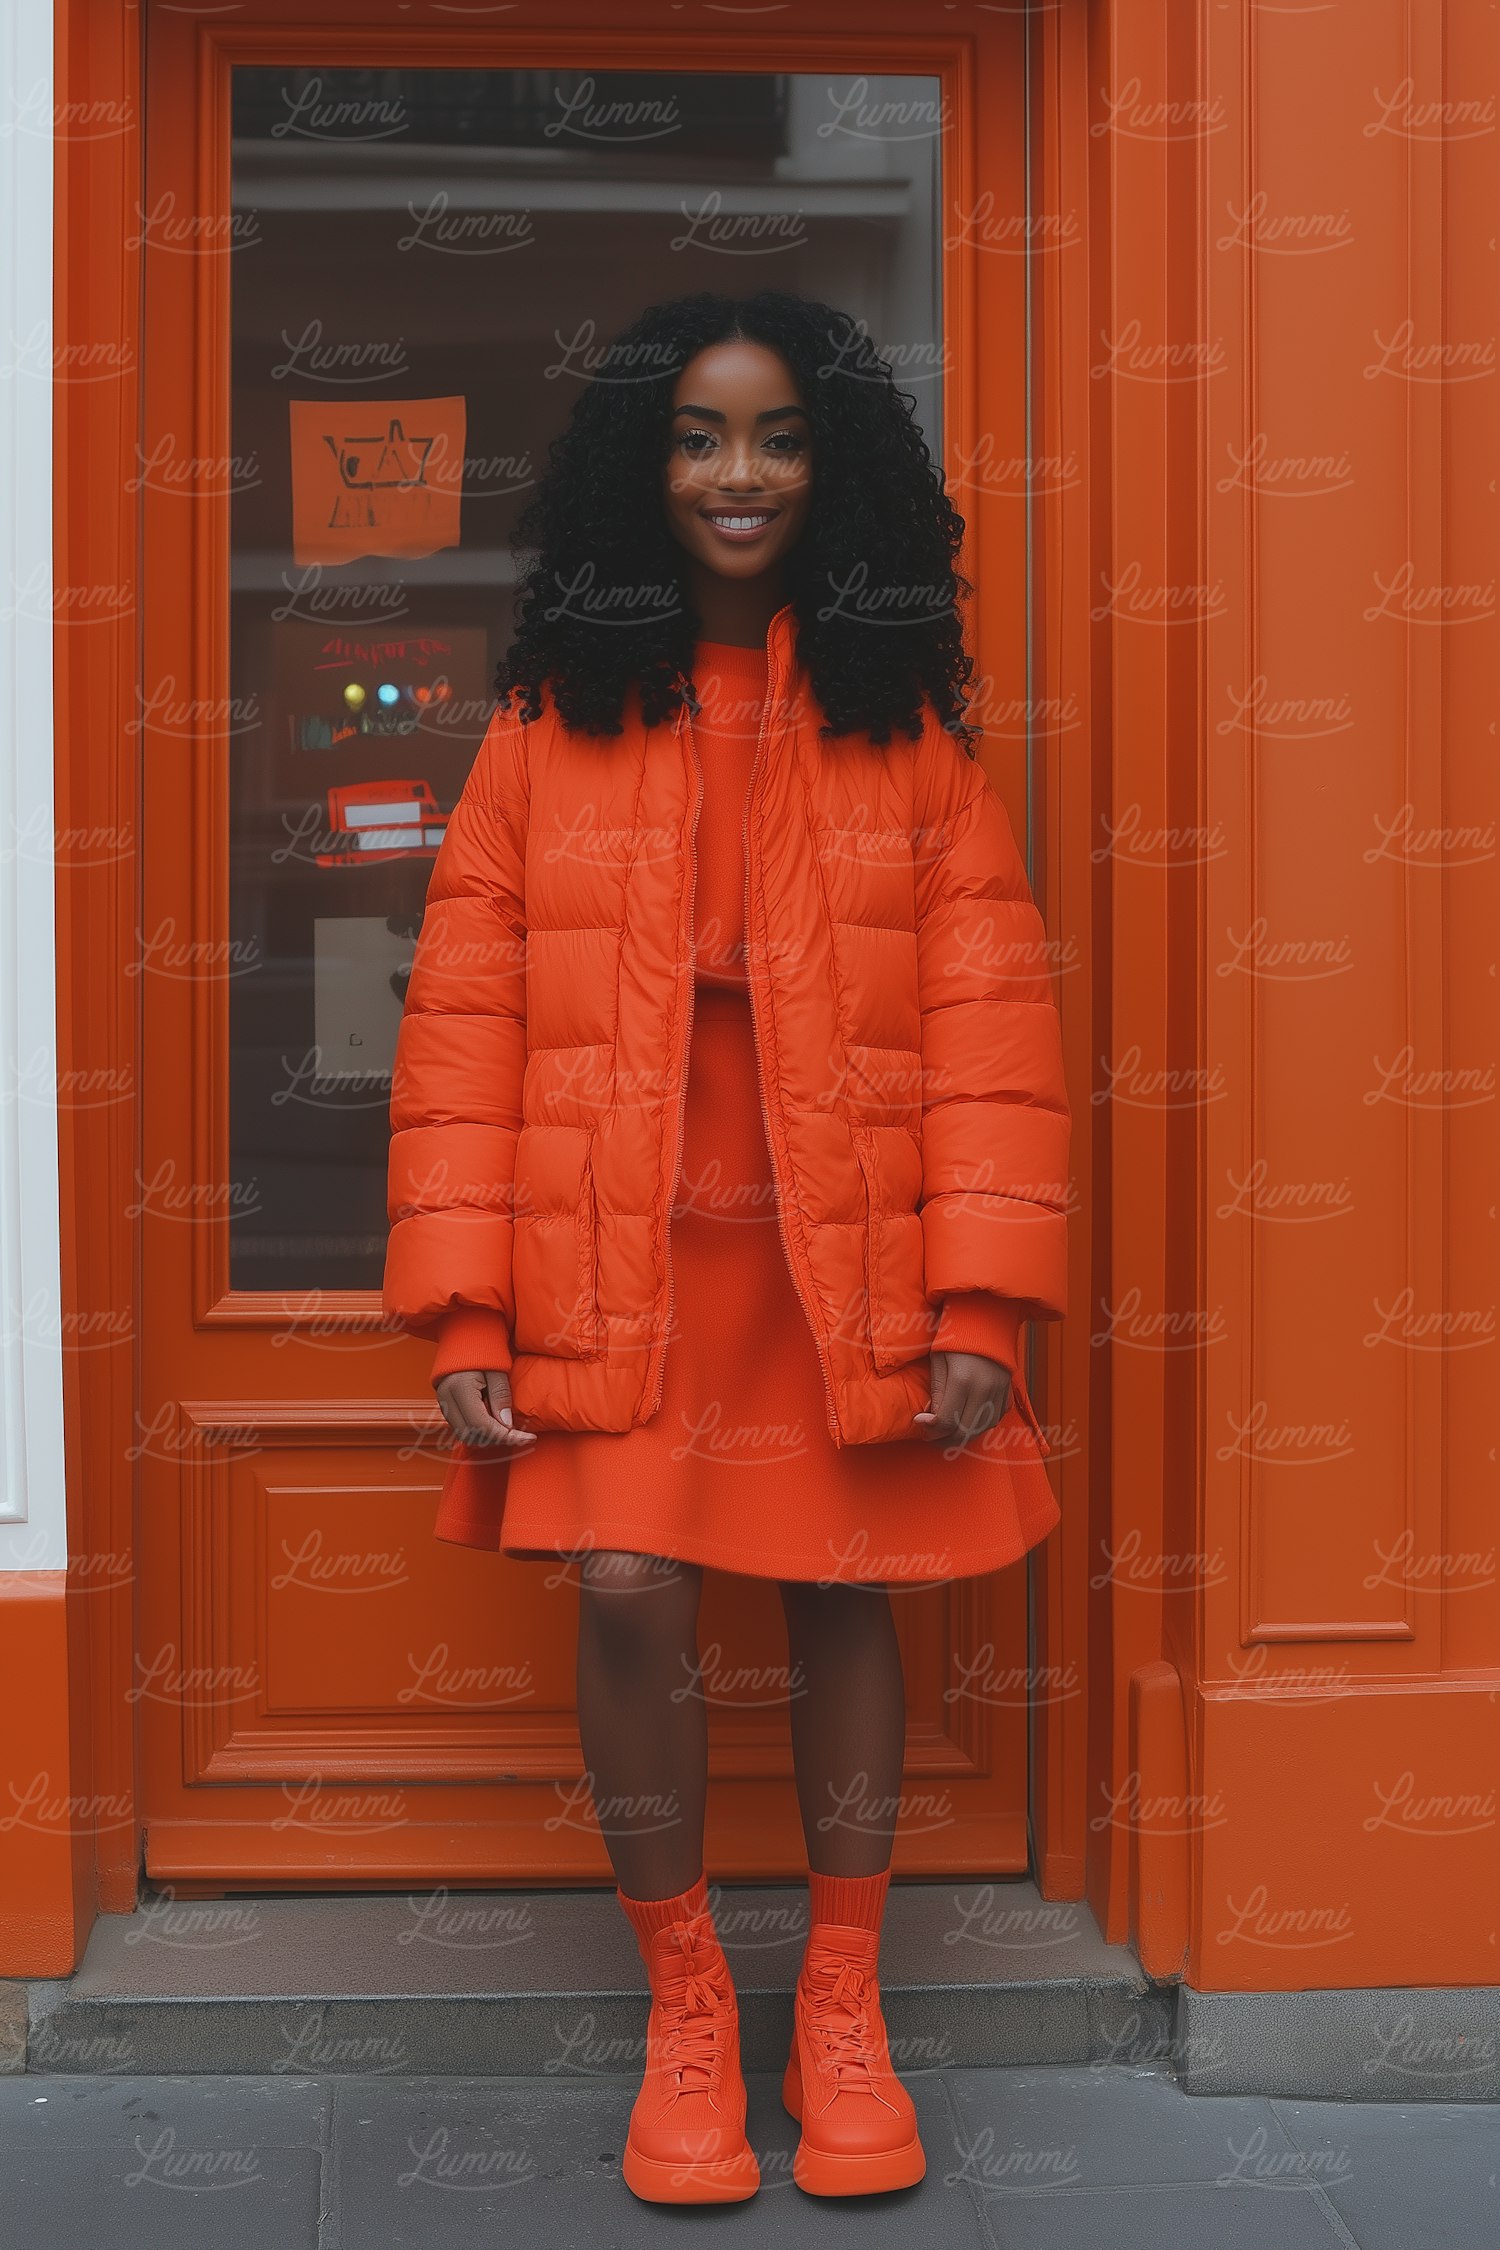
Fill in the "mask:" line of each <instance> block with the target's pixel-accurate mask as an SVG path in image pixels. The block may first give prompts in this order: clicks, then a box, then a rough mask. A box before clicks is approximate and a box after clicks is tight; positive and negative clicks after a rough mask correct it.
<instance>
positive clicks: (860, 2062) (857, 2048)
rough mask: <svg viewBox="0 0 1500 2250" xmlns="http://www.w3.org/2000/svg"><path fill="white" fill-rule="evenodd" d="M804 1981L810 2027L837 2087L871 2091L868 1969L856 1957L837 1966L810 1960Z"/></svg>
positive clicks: (872, 2054)
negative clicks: (814, 2032) (805, 1981)
mask: <svg viewBox="0 0 1500 2250" xmlns="http://www.w3.org/2000/svg"><path fill="white" fill-rule="evenodd" d="M807 1985H808V1997H809V1999H810V2001H811V2002H812V2008H813V2028H814V2030H815V2031H816V2033H817V2035H818V2037H819V2039H820V2040H821V2041H822V2044H823V2052H824V2055H825V2057H826V2058H827V2062H828V2067H829V2069H830V2070H831V2071H832V2072H833V2077H834V2084H835V2086H836V2088H837V2090H838V2091H839V2092H840V2093H873V2092H874V2090H875V2089H874V2087H873V2085H872V2083H871V2072H872V2071H873V2069H874V2067H875V2061H876V2056H875V2041H874V2034H873V2031H872V2029H871V2025H870V1981H869V1972H868V1970H866V1969H864V1968H862V1967H861V1965H860V1964H859V1962H857V1961H841V1962H840V1963H839V1965H838V1968H837V1970H833V1969H832V1968H831V1965H825V1964H823V1963H821V1962H818V1963H810V1964H809V1966H808V1970H807Z"/></svg>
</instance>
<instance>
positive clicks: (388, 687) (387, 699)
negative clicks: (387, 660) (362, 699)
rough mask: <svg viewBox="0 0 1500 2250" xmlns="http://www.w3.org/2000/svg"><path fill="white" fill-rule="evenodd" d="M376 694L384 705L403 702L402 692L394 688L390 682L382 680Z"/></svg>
mask: <svg viewBox="0 0 1500 2250" xmlns="http://www.w3.org/2000/svg"><path fill="white" fill-rule="evenodd" d="M375 693H376V694H377V695H378V696H379V698H380V700H381V702H382V703H399V702H400V701H401V690H400V689H399V688H398V687H396V686H394V685H393V683H392V682H391V681H390V680H382V681H381V683H380V685H379V687H378V688H377V689H376V690H375Z"/></svg>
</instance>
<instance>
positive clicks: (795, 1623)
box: [781, 1579, 906, 1875]
mask: <svg viewBox="0 0 1500 2250" xmlns="http://www.w3.org/2000/svg"><path fill="white" fill-rule="evenodd" d="M781 1601H782V1607H783V1608H784V1610H785V1612H786V1630H787V1652H788V1655H789V1657H790V1660H791V1680H792V1699H791V1717H792V1756H793V1760H794V1762H795V1765H796V1771H797V1800H798V1803H799V1805H800V1806H801V1810H802V1832H803V1835H804V1837H805V1839H806V1843H807V1863H808V1866H809V1867H811V1868H815V1869H816V1870H817V1871H818V1872H819V1873H820V1874H824V1875H878V1874H879V1873H880V1871H881V1869H882V1868H885V1867H888V1866H889V1865H890V1860H891V1845H892V1840H893V1838H894V1836H895V1833H896V1817H897V1813H898V1811H899V1809H900V1799H901V1775H902V1769H903V1766H904V1763H905V1756H906V1682H905V1679H904V1676H903V1674H902V1669H901V1647H900V1643H899V1642H898V1640H897V1638H896V1620H895V1618H894V1616H893V1615H892V1612H891V1598H890V1595H889V1594H888V1593H887V1592H886V1590H885V1588H884V1587H882V1586H853V1585H847V1584H846V1585H832V1586H817V1585H812V1584H809V1583H806V1582H804V1581H801V1580H797V1579H783V1580H782V1581H781Z"/></svg>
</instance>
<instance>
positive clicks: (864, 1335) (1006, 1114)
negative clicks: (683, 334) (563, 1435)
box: [385, 605, 1069, 1444]
mask: <svg viewBox="0 0 1500 2250" xmlns="http://www.w3.org/2000/svg"><path fill="white" fill-rule="evenodd" d="M767 651H768V678H767V696H766V715H765V718H764V720H763V722H762V728H761V737H760V742H759V744H758V747H757V751H756V758H755V766H754V769H753V772H752V777H751V783H750V789H749V794H748V796H747V799H746V814H745V857H746V888H745V898H746V917H745V928H746V951H747V969H748V977H749V986H750V999H751V1009H752V1019H753V1025H754V1032H755V1041H756V1050H757V1054H758V1057H759V1062H760V1069H761V1089H762V1094H763V1097H764V1110H765V1125H766V1135H767V1142H768V1146H769V1149H770V1153H771V1158H772V1165H773V1173H774V1178H775V1183H776V1189H777V1200H778V1206H779V1216H780V1221H781V1231H782V1237H783V1241H784V1244H785V1249H786V1255H787V1259H788V1262H789V1265H790V1268H791V1273H792V1277H793V1280H794V1281H795V1283H796V1286H797V1290H798V1292H799V1294H800V1296H801V1299H802V1303H803V1305H804V1307H805V1308H806V1312H807V1318H808V1324H809V1326H810V1328H811V1330H812V1334H813V1337H814V1339H815V1342H816V1345H817V1350H818V1354H819V1357H820V1359H821V1362H822V1366H823V1372H824V1376H825V1379H826V1383H827V1392H828V1426H829V1429H830V1431H831V1433H832V1435H833V1437H834V1439H835V1441H836V1442H838V1443H840V1444H860V1443H871V1442H875V1441H879V1440H884V1439H892V1438H902V1437H907V1438H909V1437H910V1436H911V1435H912V1415H913V1414H914V1413H915V1412H917V1411H918V1410H919V1409H921V1408H923V1407H925V1406H926V1405H927V1403H928V1397H929V1367H928V1360H929V1354H930V1353H931V1351H932V1349H933V1338H934V1335H935V1333H936V1329H937V1324H938V1319H939V1314H940V1311H941V1309H942V1306H943V1302H944V1300H945V1298H947V1297H948V1296H949V1295H950V1294H952V1293H955V1292H960V1291H985V1292H989V1293H991V1294H992V1295H994V1296H999V1297H1002V1298H1006V1299H1009V1300H1013V1301H1014V1303H1015V1304H1016V1306H1017V1307H1018V1309H1019V1312H1020V1313H1021V1314H1022V1315H1024V1316H1026V1317H1030V1318H1047V1317H1051V1316H1055V1315H1058V1314H1061V1313H1062V1312H1064V1311H1065V1310H1066V1282H1065V1252H1066V1205H1067V1179H1068V1143H1069V1110H1068V1104H1067V1098H1066V1094H1065V1091H1064V1086H1063V1067H1062V1045H1061V1037H1060V1030H1059V1024H1058V1017H1057V1011H1056V1007H1055V1005H1054V1003H1053V998H1052V991H1051V980H1050V977H1049V974H1048V968H1047V952H1046V939H1045V932H1044V927H1043V923H1042V920H1041V916H1040V915H1039V913H1038V912H1037V909H1036V907H1035V905H1034V903H1033V901H1032V898H1031V894H1030V891H1029V889H1028V887H1027V882H1026V875H1025V870H1024V867H1023V865H1022V862H1021V859H1020V856H1019V854H1018V852H1017V850H1016V845H1015V841H1014V837H1013V835H1012V832H1011V826H1010V821H1009V819H1008V817H1007V814H1006V811H1005V808H1004V806H1003V805H1002V803H1001V801H1000V799H999V797H998V796H997V795H996V794H995V791H994V789H993V788H992V787H991V785H990V783H989V781H988V779H987V777H986V775H985V773H984V770H983V768H982V767H981V766H980V765H979V764H977V762H975V761H974V760H972V759H970V758H968V757H966V756H965V755H964V753H963V752H962V750H961V749H960V748H959V747H958V745H957V744H956V743H955V742H954V740H953V738H952V737H951V736H950V735H949V734H947V733H946V732H945V731H944V729H943V727H942V725H941V723H940V722H939V720H938V717H937V714H936V713H935V712H934V711H933V710H932V709H931V707H930V706H929V707H927V711H926V719H925V723H924V726H923V730H922V734H921V737H920V739H919V740H918V741H916V742H910V741H908V740H907V739H906V738H905V737H903V736H901V735H899V734H898V735H896V736H895V737H894V738H893V741H892V743H891V744H890V745H889V746H888V747H886V748H884V749H881V748H878V747H877V746H876V745H874V744H873V743H871V742H870V741H869V740H868V739H867V738H866V737H864V736H845V737H843V738H841V739H836V740H832V741H820V740H819V737H818V733H817V728H818V724H819V721H820V717H821V714H820V713H819V711H818V709H817V706H816V704H815V702H814V701H813V698H812V696H811V692H810V688H809V686H808V682H807V679H806V675H805V673H803V671H802V670H801V668H800V667H799V666H798V664H797V662H796V659H795V650H794V627H793V613H792V609H791V606H790V605H787V607H785V608H783V609H781V610H779V611H778V612H777V614H776V616H775V617H774V618H773V620H772V622H771V627H770V631H769V635H768V641H767ZM701 790H702V776H701V771H700V768H699V764H698V757H697V752H696V749H695V747H694V742H693V730H692V724H691V718H690V716H689V714H687V713H686V712H678V713H675V714H674V715H673V718H672V720H671V721H669V722H667V723H665V724H662V725H659V726H655V727H649V728H648V727H647V726H645V725H644V723H643V722H642V720H641V718H640V715H639V702H638V698H637V696H636V694H635V692H634V690H632V691H631V694H630V696H629V698H628V699H627V704H626V711H625V731H624V733H623V734H622V735H618V736H614V737H611V738H608V739H600V738H598V737H592V736H588V735H584V734H577V733H573V732H571V731H570V730H569V729H568V728H567V727H566V726H564V724H563V723H562V721H561V719H560V718H559V716H558V714H557V712H556V709H555V707H554V705H553V702H552V699H551V697H550V695H548V696H546V697H545V699H544V707H543V710H542V714H541V716H540V717H539V718H538V719H536V720H534V721H532V722H530V723H526V722H524V721H523V720H521V719H520V718H519V716H517V715H516V713H515V712H513V711H512V712H502V711H499V710H497V712H496V713H495V716H494V717H493V719H492V720H491V722H490V725H489V728H488V730H487V732H486V734H485V737H484V741H483V743H482V745H481V747H480V751H479V754H478V756H477V758H476V760H475V762H474V766H473V769H472V771H471V772H470V775H469V779H468V781H467V783H466V785H465V787H464V791H463V795H462V797H461V799H460V801H459V803H458V805H457V807H456V809H455V811H454V814H453V817H452V819H451V820H450V822H449V824H448V829H447V833H446V835H445V837H444V839H443V843H442V846H441V849H440V851H439V853H438V857H437V861H436V863H435V866H434V869H433V874H432V881H431V885H430V888H429V890H428V895H427V910H426V915H425V917H424V920H423V924H422V931H421V935H420V938H419V940H418V944H417V949H416V955H415V959H414V962H413V966H412V975H411V983H410V987H409V989H408V992H407V998H406V1012H405V1015H404V1017H403V1020H402V1024H401V1031H400V1037H399V1040H398V1044H397V1051H396V1062H395V1075H394V1081H393V1086H392V1098H391V1125H392V1140H391V1151H390V1194H389V1209H390V1218H391V1221H392V1231H391V1236H390V1243H389V1249H388V1253H387V1260H386V1272H385V1309H386V1313H387V1315H388V1317H390V1318H391V1319H392V1320H393V1321H395V1322H396V1323H397V1324H399V1325H400V1326H401V1327H403V1328H405V1329H406V1330H408V1331H410V1332H412V1333H414V1334H417V1335H421V1336H428V1337H436V1336H437V1335H438V1334H439V1331H440V1328H441V1327H442V1325H443V1323H444V1320H445V1316H447V1317H448V1318H449V1319H452V1318H453V1317H455V1313H456V1308H464V1307H472V1308H482V1309H483V1311H484V1313H485V1314H486V1315H487V1317H488V1319H489V1321H490V1323H491V1333H493V1330H494V1326H495V1325H496V1324H495V1323H494V1315H495V1314H497V1313H498V1314H501V1315H503V1317H504V1323H505V1332H506V1333H508V1335H509V1338H510V1341H511V1347H512V1348H511V1350H510V1351H509V1352H508V1353H507V1354H505V1356H504V1357H501V1356H500V1355H499V1347H498V1344H497V1345H496V1346H495V1348H493V1349H491V1350H489V1351H487V1352H486V1353H485V1354H484V1356H483V1359H482V1361H479V1360H476V1361H475V1364H476V1365H479V1364H482V1365H484V1366H486V1367H493V1366H496V1365H508V1366H509V1369H510V1377H511V1396H512V1403H513V1406H514V1408H515V1411H516V1415H517V1419H518V1421H520V1422H521V1423H522V1424H523V1425H524V1426H529V1427H533V1428H537V1429H570V1430H579V1429H586V1430H626V1429H629V1428H631V1427H632V1426H633V1425H634V1424H636V1423H638V1422H644V1421H645V1420H647V1419H648V1417H649V1416H650V1415H651V1414H652V1413H653V1411H654V1410H655V1408H656V1405H657V1402H658V1400H659V1398H660V1395H661V1386H662V1374H663V1355H664V1353H665V1351H666V1350H667V1349H668V1346H669V1337H670V1331H671V1272H670V1260H669V1222H670V1215H671V1209H672V1204H673V1200H674V1197H675V1193H676V1187H677V1175H678V1164H679V1156H680V1148H681V1124H682V1105H683V1093H684V1088H685V1085H686V1078H687V1067H688V1045H689V1039H690V1036H691V1018H692V1003H693V981H694V979H693V955H694V947H693V932H694V922H693V876H694V838H695V830H696V823H697V812H698V805H699V801H700V797H701ZM480 1325H481V1326H482V1325H483V1320H482V1319H481V1322H480ZM1018 1387H1019V1386H1018ZM1028 1419H1030V1420H1032V1421H1033V1423H1034V1416H1029V1417H1028Z"/></svg>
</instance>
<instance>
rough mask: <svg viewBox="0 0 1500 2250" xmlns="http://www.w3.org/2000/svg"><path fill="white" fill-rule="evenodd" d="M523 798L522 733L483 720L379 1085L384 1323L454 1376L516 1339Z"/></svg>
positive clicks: (499, 1364)
mask: <svg viewBox="0 0 1500 2250" xmlns="http://www.w3.org/2000/svg"><path fill="white" fill-rule="evenodd" d="M528 796H529V789H528V776H527V768H526V730H525V727H524V724H523V723H522V721H521V720H520V718H519V716H518V715H517V714H516V713H515V712H514V711H508V712H507V711H501V710H498V709H497V710H496V712H495V714H494V716H493V718H492V719H491V721H490V724H489V726H488V728H487V730H486V732H485V737H484V740H483V742H482V743H481V744H480V748H479V754H478V756H477V757H476V758H475V760H474V764H473V766H472V767H471V768H470V771H469V778H468V780H467V781H466V783H465V784H464V790H463V794H462V796H461V797H460V799H459V801H458V804H457V806H456V807H455V809H454V812H453V816H452V818H451V819H450V821H449V823H448V827H447V832H446V834H445V835H444V837H443V841H442V844H441V846H440V847H439V850H438V855H437V859H436V861H435V862H434V865H433V870H432V880H431V882H430V883H429V885H428V890H427V908H426V912H425V914H424V916H423V919H422V928H421V933H420V935H419V937H418V939H417V947H416V954H415V958H414V960H413V963H412V973H411V983H410V985H409V987H408V989H407V994H406V1008H405V1013H404V1014H403V1016H402V1019H401V1029H400V1033H399V1035H398V1037H397V1041H396V1062H395V1071H394V1075H393V1078H392V1083H391V1143H390V1159H389V1170H388V1192H387V1210H388V1215H389V1217H390V1221H391V1233H390V1239H389V1242H388V1244H387V1248H386V1261H385V1289H384V1306H385V1312H386V1316H387V1318H388V1319H390V1320H393V1321H394V1322H396V1323H397V1324H398V1325H399V1326H400V1327H402V1328H404V1329H406V1330H407V1331H408V1332H409V1333H410V1334H412V1335H415V1336H426V1337H430V1338H439V1337H441V1338H442V1339H443V1340H444V1345H445V1347H446V1346H447V1345H448V1344H449V1343H455V1344H456V1343H459V1342H461V1343H462V1345H463V1347H464V1348H463V1349H462V1350H461V1351H460V1355H459V1358H458V1360H457V1361H456V1362H455V1364H460V1365H464V1366H475V1367H485V1368H501V1369H505V1368H508V1367H510V1365H511V1363H512V1350H511V1338H512V1336H513V1334H514V1326H515V1303H514V1297H513V1292H512V1286H511V1232H512V1194H513V1187H514V1181H515V1165H516V1140H517V1137H518V1135H519V1133H520V1130H521V1089H522V1080H523V1077H524V1074H525V1068H526V873H525V871H526V825H527V814H528ZM471 1352H472V1353H477V1354H478V1355H479V1356H477V1357H471V1356H469V1354H470V1353H471ZM444 1356H447V1354H446V1350H445V1353H444Z"/></svg>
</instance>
